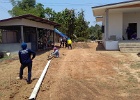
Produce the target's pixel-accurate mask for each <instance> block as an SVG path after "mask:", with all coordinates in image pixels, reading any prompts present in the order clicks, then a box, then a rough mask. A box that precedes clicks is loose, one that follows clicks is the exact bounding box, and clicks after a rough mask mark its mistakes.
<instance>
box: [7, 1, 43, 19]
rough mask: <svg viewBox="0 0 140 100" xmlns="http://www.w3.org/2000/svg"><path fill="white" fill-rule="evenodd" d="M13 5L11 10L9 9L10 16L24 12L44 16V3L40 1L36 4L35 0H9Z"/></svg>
mask: <svg viewBox="0 0 140 100" xmlns="http://www.w3.org/2000/svg"><path fill="white" fill-rule="evenodd" d="M11 3H12V5H13V8H12V10H9V11H8V12H9V14H10V15H11V16H13V17H14V16H19V15H24V14H32V15H35V16H38V17H42V18H44V17H45V11H44V8H43V7H44V5H42V4H41V3H38V4H36V2H35V0H22V1H16V0H11Z"/></svg>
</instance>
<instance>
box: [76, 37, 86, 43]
mask: <svg viewBox="0 0 140 100" xmlns="http://www.w3.org/2000/svg"><path fill="white" fill-rule="evenodd" d="M85 41H86V39H85V38H84V37H78V38H77V39H76V42H85Z"/></svg>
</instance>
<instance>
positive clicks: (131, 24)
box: [128, 23, 137, 33]
mask: <svg viewBox="0 0 140 100" xmlns="http://www.w3.org/2000/svg"><path fill="white" fill-rule="evenodd" d="M128 26H129V27H130V29H132V30H133V33H137V23H129V24H128Z"/></svg>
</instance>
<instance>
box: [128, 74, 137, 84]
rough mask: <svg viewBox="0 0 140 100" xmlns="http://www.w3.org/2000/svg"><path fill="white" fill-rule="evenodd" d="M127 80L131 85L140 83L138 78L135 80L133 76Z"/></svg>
mask: <svg viewBox="0 0 140 100" xmlns="http://www.w3.org/2000/svg"><path fill="white" fill-rule="evenodd" d="M127 80H128V82H130V83H137V82H138V80H137V79H136V78H134V76H132V75H130V76H129V77H128V79H127Z"/></svg>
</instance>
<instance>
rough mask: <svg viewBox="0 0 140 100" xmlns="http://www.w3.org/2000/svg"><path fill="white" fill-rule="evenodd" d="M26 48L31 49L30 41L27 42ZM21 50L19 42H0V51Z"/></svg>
mask: <svg viewBox="0 0 140 100" xmlns="http://www.w3.org/2000/svg"><path fill="white" fill-rule="evenodd" d="M27 48H29V49H31V43H27ZM19 50H21V43H8V44H0V51H8V52H17V51H19Z"/></svg>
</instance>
